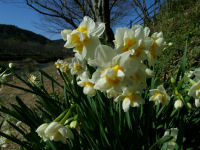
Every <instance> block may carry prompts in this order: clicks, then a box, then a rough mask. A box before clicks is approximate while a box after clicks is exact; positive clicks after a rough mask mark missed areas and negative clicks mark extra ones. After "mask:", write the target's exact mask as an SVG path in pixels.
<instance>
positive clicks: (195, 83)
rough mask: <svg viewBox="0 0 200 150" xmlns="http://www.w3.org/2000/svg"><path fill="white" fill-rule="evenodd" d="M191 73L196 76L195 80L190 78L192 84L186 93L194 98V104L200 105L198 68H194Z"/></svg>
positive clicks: (199, 72)
mask: <svg viewBox="0 0 200 150" xmlns="http://www.w3.org/2000/svg"><path fill="white" fill-rule="evenodd" d="M193 74H194V75H195V77H196V78H195V80H196V81H193V80H192V83H193V85H192V87H191V88H190V90H189V92H188V95H189V96H192V97H193V98H194V99H195V106H196V107H200V68H196V69H195V70H194V72H193ZM190 80H191V79H190Z"/></svg>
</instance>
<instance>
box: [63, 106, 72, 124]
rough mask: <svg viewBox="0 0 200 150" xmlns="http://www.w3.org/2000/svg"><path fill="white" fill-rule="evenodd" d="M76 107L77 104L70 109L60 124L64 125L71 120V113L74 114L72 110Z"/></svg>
mask: <svg viewBox="0 0 200 150" xmlns="http://www.w3.org/2000/svg"><path fill="white" fill-rule="evenodd" d="M75 106H76V105H75V104H73V105H72V106H71V107H70V109H69V110H68V112H67V113H66V115H65V116H64V118H63V119H62V120H61V121H60V124H64V123H65V121H66V120H67V119H68V118H69V116H70V115H71V113H72V110H73V108H74V107H75Z"/></svg>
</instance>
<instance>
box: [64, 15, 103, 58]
mask: <svg viewBox="0 0 200 150" xmlns="http://www.w3.org/2000/svg"><path fill="white" fill-rule="evenodd" d="M104 30H105V24H104V23H98V22H97V23H95V22H94V21H93V20H92V19H91V18H89V17H87V16H86V17H84V18H83V21H82V22H81V23H80V25H79V27H78V28H77V29H76V30H73V31H72V30H63V31H62V32H61V34H62V37H63V39H64V40H65V41H67V42H66V44H65V45H64V47H66V48H74V51H75V52H78V53H80V54H81V55H82V56H83V58H85V59H93V57H94V50H95V48H96V47H97V46H98V45H99V44H100V41H99V39H98V38H99V37H100V36H101V35H102V34H103V32H104Z"/></svg>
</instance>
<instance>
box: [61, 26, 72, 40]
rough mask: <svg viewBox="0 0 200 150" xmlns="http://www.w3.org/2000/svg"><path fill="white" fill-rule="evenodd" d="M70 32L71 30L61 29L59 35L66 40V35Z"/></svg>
mask: <svg viewBox="0 0 200 150" xmlns="http://www.w3.org/2000/svg"><path fill="white" fill-rule="evenodd" d="M71 32H72V30H66V29H65V30H63V31H61V35H62V38H63V40H64V41H67V35H68V34H70V33H71Z"/></svg>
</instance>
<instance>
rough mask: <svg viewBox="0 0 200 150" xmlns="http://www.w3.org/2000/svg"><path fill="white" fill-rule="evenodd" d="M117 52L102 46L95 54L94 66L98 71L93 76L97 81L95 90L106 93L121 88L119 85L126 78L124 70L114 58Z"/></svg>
mask: <svg viewBox="0 0 200 150" xmlns="http://www.w3.org/2000/svg"><path fill="white" fill-rule="evenodd" d="M115 54H116V51H115V50H113V49H112V48H110V47H108V46H105V45H100V46H99V47H98V48H97V50H96V53H95V60H94V61H93V65H96V66H97V67H98V69H97V70H96V72H95V73H94V74H93V79H94V80H95V85H94V88H95V89H98V90H100V91H106V90H109V89H111V88H117V87H118V88H120V87H119V85H120V83H121V82H122V81H123V78H124V76H125V74H124V68H123V66H121V65H120V64H118V62H117V60H115V58H114V56H115Z"/></svg>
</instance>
